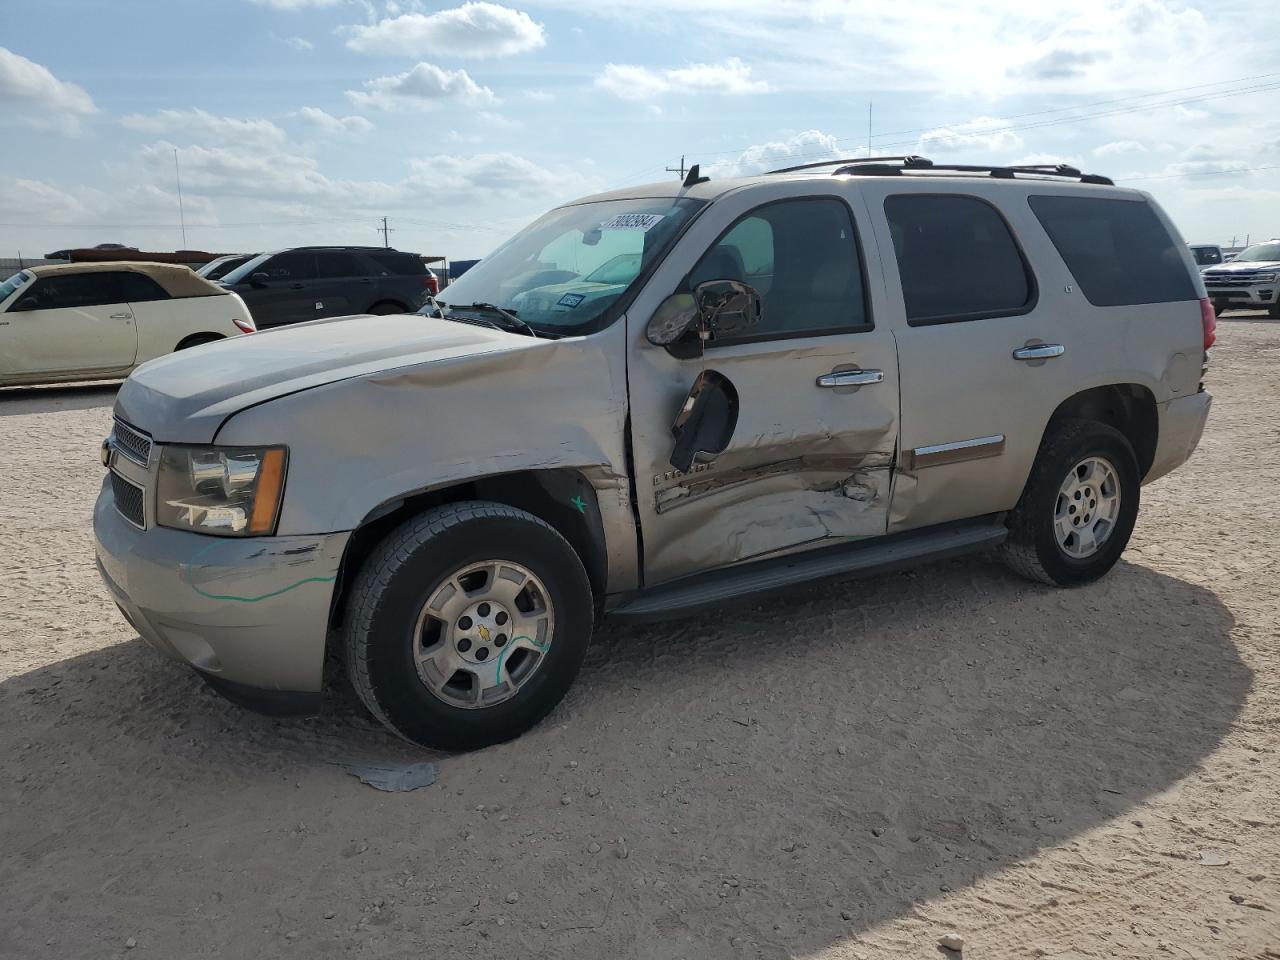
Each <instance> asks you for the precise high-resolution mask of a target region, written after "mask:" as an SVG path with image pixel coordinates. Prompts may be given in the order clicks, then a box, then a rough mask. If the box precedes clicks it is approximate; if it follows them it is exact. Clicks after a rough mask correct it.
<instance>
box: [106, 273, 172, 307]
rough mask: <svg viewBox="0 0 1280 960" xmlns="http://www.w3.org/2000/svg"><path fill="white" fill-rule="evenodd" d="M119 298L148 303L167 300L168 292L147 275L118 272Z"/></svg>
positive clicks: (131, 301)
mask: <svg viewBox="0 0 1280 960" xmlns="http://www.w3.org/2000/svg"><path fill="white" fill-rule="evenodd" d="M116 276H117V277H119V279H120V290H121V299H122V300H128V301H129V302H130V303H149V302H150V301H152V300H168V299H169V294H168V292H167V291H166V290H165V289H164V287H162V286H160V284H158V283H156V282H155V281H154V280H152V279H151V278H150V277H148V276H144V275H143V274H141V273H118V274H116Z"/></svg>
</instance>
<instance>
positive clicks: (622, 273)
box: [426, 197, 706, 335]
mask: <svg viewBox="0 0 1280 960" xmlns="http://www.w3.org/2000/svg"><path fill="white" fill-rule="evenodd" d="M705 205H706V201H704V200H690V199H687V198H686V199H673V198H671V197H654V198H649V199H643V200H605V201H601V202H599V203H582V204H575V205H573V206H568V207H560V208H558V209H556V210H552V211H551V212H550V213H548V214H546V215H545V216H543V217H542V218H540V219H539V220H536V221H534V223H532V224H530V225H529V226H528V227H526V228H525V229H524V230H522V231H520V232H519V233H517V234H516V235H515V236H514V237H512V238H511V239H510V240H508V241H507V242H506V243H504V244H503V245H502V246H500V247H499V248H498V249H497V250H495V251H494V252H493V253H492V254H490V255H489V256H488V257H486V258H485V259H483V260H481V261H480V262H479V263H477V264H476V265H475V266H474V267H472V268H471V269H470V270H468V271H467V272H466V274H464V275H463V276H462V277H460V278H458V279H457V280H455V281H454V282H453V283H452V284H450V285H449V287H448V288H447V289H446V290H445V291H444V293H443V294H442V295H441V296H440V298H439V302H440V304H441V305H442V306H448V307H451V308H453V309H455V310H461V311H465V310H466V308H467V307H468V306H470V305H471V304H473V303H492V304H496V305H497V306H499V307H502V308H503V309H504V310H508V311H510V312H512V313H514V314H516V315H517V316H518V317H519V318H520V319H521V320H523V321H525V322H526V323H527V324H529V325H530V326H531V327H533V328H534V329H536V330H539V331H542V332H548V333H553V334H560V335H565V334H570V333H588V332H592V331H593V330H596V329H599V328H600V325H602V324H603V323H604V322H605V321H606V320H607V319H611V318H608V317H607V314H608V312H609V308H610V307H611V306H612V305H613V304H614V303H615V302H616V301H617V300H618V299H620V298H621V297H622V296H623V295H624V294H626V293H627V292H628V291H629V290H630V289H631V288H632V286H633V285H634V284H635V283H636V280H637V278H638V277H640V276H642V275H643V274H644V272H645V271H646V270H647V269H648V268H649V267H651V266H652V265H653V264H655V263H656V262H657V261H658V260H659V259H660V258H661V257H662V255H663V254H664V253H665V252H666V251H667V249H668V247H670V246H671V243H672V242H673V241H674V240H675V238H676V237H677V236H679V235H680V231H681V230H682V229H683V228H684V226H685V225H686V224H687V223H688V222H689V221H690V220H691V219H692V218H693V216H694V214H696V213H697V212H698V211H699V210H700V209H701V208H702V207H704V206H705ZM426 309H427V310H428V311H430V310H431V308H430V306H428V307H427V308H426Z"/></svg>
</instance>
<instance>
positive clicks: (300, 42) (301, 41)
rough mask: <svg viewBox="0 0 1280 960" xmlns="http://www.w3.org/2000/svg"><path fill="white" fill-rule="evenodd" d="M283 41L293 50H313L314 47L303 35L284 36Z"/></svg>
mask: <svg viewBox="0 0 1280 960" xmlns="http://www.w3.org/2000/svg"><path fill="white" fill-rule="evenodd" d="M284 42H285V43H287V44H288V45H289V46H291V47H293V49H295V50H314V49H315V48H316V45H315V44H314V43H312V42H311V41H310V40H308V39H306V38H305V37H285V40H284Z"/></svg>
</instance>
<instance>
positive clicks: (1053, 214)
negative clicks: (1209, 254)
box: [1030, 197, 1196, 307]
mask: <svg viewBox="0 0 1280 960" xmlns="http://www.w3.org/2000/svg"><path fill="white" fill-rule="evenodd" d="M1030 203H1031V209H1032V210H1033V211H1035V215H1036V216H1037V217H1038V218H1039V219H1040V223H1041V224H1042V225H1043V226H1044V229H1045V232H1046V233H1048V234H1049V239H1051V240H1052V241H1053V245H1054V246H1055V247H1057V248H1058V253H1060V254H1061V255H1062V259H1063V260H1064V261H1065V262H1066V264H1067V269H1068V270H1070V271H1071V275H1072V276H1073V277H1074V278H1075V281H1076V283H1077V284H1079V285H1080V292H1081V293H1083V294H1084V295H1085V297H1086V298H1087V299H1088V301H1089V302H1090V303H1092V304H1093V305H1094V306H1095V307H1119V306H1127V305H1130V304H1135V303H1170V302H1172V301H1175V300H1194V299H1196V288H1195V284H1194V283H1193V281H1192V279H1191V275H1190V273H1189V272H1188V270H1187V267H1186V264H1185V262H1184V261H1183V253H1182V251H1183V247H1182V246H1181V244H1180V243H1179V242H1177V241H1175V240H1174V238H1173V237H1171V236H1170V235H1169V231H1168V230H1166V229H1165V227H1164V224H1162V223H1161V222H1160V219H1159V218H1158V217H1157V216H1156V213H1155V211H1154V210H1152V209H1151V206H1150V205H1149V204H1148V203H1147V202H1146V201H1145V200H1115V199H1102V198H1092V197H1031V198H1030Z"/></svg>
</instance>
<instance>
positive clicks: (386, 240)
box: [373, 217, 395, 249]
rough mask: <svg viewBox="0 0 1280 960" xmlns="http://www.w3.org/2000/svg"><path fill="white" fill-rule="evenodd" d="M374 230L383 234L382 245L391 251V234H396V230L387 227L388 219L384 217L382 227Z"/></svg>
mask: <svg viewBox="0 0 1280 960" xmlns="http://www.w3.org/2000/svg"><path fill="white" fill-rule="evenodd" d="M373 229H375V230H377V231H379V232H380V233H381V234H382V245H383V246H384V247H387V248H388V249H390V247H391V237H390V236H389V234H392V233H395V230H393V229H392V228H391V227H388V226H387V218H386V217H383V218H382V226H380V227H374V228H373Z"/></svg>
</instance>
